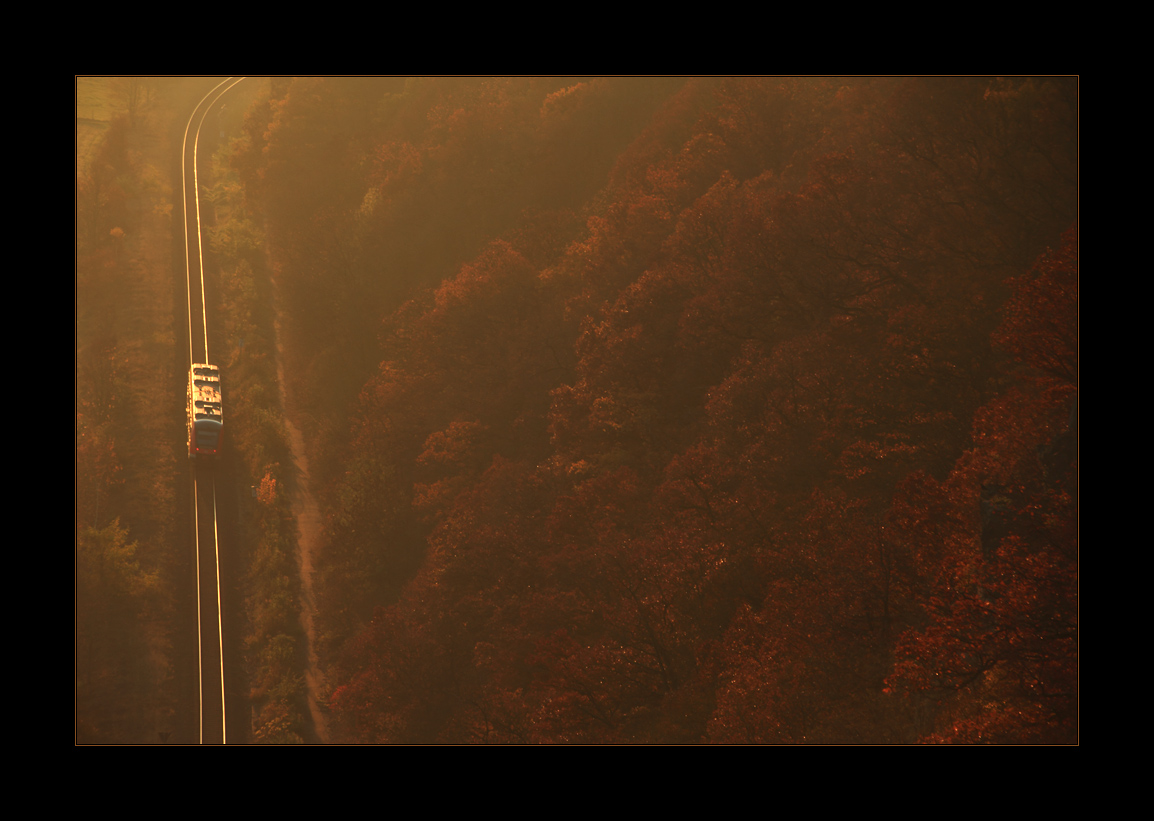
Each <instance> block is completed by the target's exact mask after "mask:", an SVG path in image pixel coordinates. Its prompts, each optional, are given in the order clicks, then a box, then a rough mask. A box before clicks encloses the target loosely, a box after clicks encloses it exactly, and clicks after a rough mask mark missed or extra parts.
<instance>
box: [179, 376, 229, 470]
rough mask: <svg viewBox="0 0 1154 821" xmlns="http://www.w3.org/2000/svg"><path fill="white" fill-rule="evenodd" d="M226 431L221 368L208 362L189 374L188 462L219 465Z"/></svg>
mask: <svg viewBox="0 0 1154 821" xmlns="http://www.w3.org/2000/svg"><path fill="white" fill-rule="evenodd" d="M223 430H224V408H223V406H222V404H221V397H220V368H218V367H217V366H216V365H209V364H208V363H206V362H198V363H195V364H194V365H193V366H192V367H191V368H190V369H189V371H188V458H189V459H191V460H193V461H198V460H199V461H202V462H214V461H216V458H217V455H218V454H219V452H220V444H221V433H222V432H223Z"/></svg>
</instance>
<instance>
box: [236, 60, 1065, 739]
mask: <svg viewBox="0 0 1154 821" xmlns="http://www.w3.org/2000/svg"><path fill="white" fill-rule="evenodd" d="M267 88H268V91H267V93H266V94H262V95H260V96H259V98H258V99H257V101H256V102H255V103H254V104H253V105H252V106H251V107H250V108H249V109H248V110H247V112H246V113H245V115H244V126H243V133H242V134H241V136H239V137H237V138H235V139H233V140H232V141H231V144H230V145H229V146H228V147H227V150H226V161H227V163H228V165H229V167H230V169H231V173H233V174H234V175H235V178H236V181H237V182H236V185H237V191H238V192H239V193H238V195H237V196H238V198H239V199H242V200H243V204H244V208H246V209H247V210H248V212H249V213H251V214H252V215H253V217H252V219H253V221H254V222H256V223H259V224H260V225H261V226H263V231H264V232H265V238H266V239H265V242H266V250H267V258H268V261H269V268H270V270H271V272H272V278H273V282H274V284H275V288H276V293H277V295H278V296H277V298H278V300H279V303H278V306H279V310H280V312H281V323H282V341H283V344H284V349H285V351H284V356H285V359H286V368H285V372H286V375H287V378H288V383H289V384H288V385H287V387H288V389H289V394H290V395H291V396H292V397H294V405H295V411H294V412H295V413H298V414H299V415H300V418H301V419H302V424H303V427H304V428H305V433H306V439H307V441H308V446H309V449H310V459H311V462H312V463H313V465H314V472H315V477H314V482H315V483H316V485H317V487H318V489H319V495H320V506H321V511H322V521H323V535H322V543H321V552H320V555H319V556H318V558H317V568H316V576H315V579H314V584H315V586H316V590H317V613H316V618H317V623H318V624H319V625H320V628H321V635H320V637H319V641H318V645H319V646H318V648H317V649H318V652H319V654H320V658H321V661H322V664H323V666H324V667H325V670H326V674H327V676H328V688H329V689H328V692H327V706H328V709H329V711H330V714H331V717H332V721H333V727H334V732H335V737H336V740H338V741H343V742H349V743H583V744H590V743H725V744H735V743H779V744H802V743H807V744H885V743H998V744H1004V743H1019V744H1073V743H1077V742H1078V738H1079V734H1078V678H1079V664H1078V659H1079V653H1078V638H1079V634H1078V437H1077V433H1078V413H1077V408H1078V384H1079V378H1078V282H1079V276H1078V270H1079V269H1078V236H1079V234H1078V221H1077V220H1078V102H1079V97H1078V80H1077V78H1069V77H1043V78H1039V77H1033V78H1027V77H1008V78H989V77H956V78H955V77H936V78H903V77H889V78H830V77H821V78H672V77H661V78H582V77H570V78H562V77H548V78H533V77H519V78H425V79H400V78H360V77H348V78H292V79H290V78H274V79H273V80H272V81H271V82H269V83H268V86H267ZM258 468H259V466H258ZM258 472H259V470H258Z"/></svg>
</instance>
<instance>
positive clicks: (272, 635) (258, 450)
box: [209, 148, 309, 743]
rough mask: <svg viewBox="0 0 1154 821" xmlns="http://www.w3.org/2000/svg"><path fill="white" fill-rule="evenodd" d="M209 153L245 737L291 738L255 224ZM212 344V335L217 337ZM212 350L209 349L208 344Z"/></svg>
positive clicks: (273, 439) (220, 157)
mask: <svg viewBox="0 0 1154 821" xmlns="http://www.w3.org/2000/svg"><path fill="white" fill-rule="evenodd" d="M228 156H229V152H228V149H227V148H226V149H223V150H222V151H221V152H219V153H218V154H217V156H216V158H215V159H216V171H215V175H214V179H215V180H216V183H215V185H214V187H213V189H212V191H211V192H210V194H209V197H210V199H211V201H212V204H213V206H214V208H215V212H216V225H215V227H214V228H213V229H212V230H211V231H210V234H209V242H210V248H211V250H212V254H213V256H214V258H215V259H216V260H217V261H218V263H219V265H220V271H221V291H222V300H221V301H222V304H223V306H224V317H223V320H224V330H225V338H224V351H225V353H224V358H223V361H222V362H221V365H222V367H223V369H224V371H225V373H226V374H227V380H228V381H227V387H226V390H227V397H226V401H227V402H228V408H229V410H228V413H229V419H228V427H229V437H230V441H231V446H232V449H233V451H234V453H235V454H236V456H237V464H236V470H237V481H238V482H239V483H240V486H242V487H244V486H245V484H247V485H248V486H250V487H252V488H253V491H254V492H253V493H252V494H251V496H247V497H245V499H244V502H243V503H242V511H241V514H242V515H241V519H242V521H243V523H244V525H243V527H242V533H241V538H242V540H243V542H244V544H245V545H246V548H245V555H246V557H248V559H247V560H248V567H247V572H246V575H245V580H244V584H245V605H246V608H245V609H246V611H247V616H248V626H247V632H246V637H245V662H246V666H247V668H248V678H249V682H250V685H251V692H250V697H251V699H252V704H253V715H254V718H253V737H254V739H255V740H256V741H258V742H263V743H300V742H302V741H304V740H305V738H306V736H307V734H308V732H309V729H308V727H309V721H308V706H307V701H306V690H305V682H304V677H303V675H302V673H301V671H302V669H303V667H304V659H303V652H302V648H303V646H304V643H303V641H302V631H301V626H300V576H299V568H298V563H297V557H296V528H295V523H294V520H293V517H292V511H291V507H290V496H289V493H288V491H289V489H290V487H291V482H292V464H293V462H292V455H291V452H290V448H289V442H288V436H287V434H286V431H285V426H284V422H283V417H282V410H281V404H280V398H279V391H278V386H277V371H276V349H275V333H274V324H273V323H274V317H273V312H272V295H271V291H270V288H271V284H270V280H269V276H268V272H267V271H266V268H265V262H264V249H263V240H262V236H261V232H260V230H259V228H258V227H257V225H256V223H255V221H254V219H253V217H252V215H251V214H249V213H248V212H247V211H246V210H245V207H244V204H243V190H242V188H241V186H240V184H239V182H238V181H237V180H236V178H235V176H234V174H233V172H232V171H231V170H230V169H229V167H228ZM217 344H218V346H219V343H217ZM218 349H219V347H218Z"/></svg>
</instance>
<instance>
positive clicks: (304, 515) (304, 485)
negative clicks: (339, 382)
mask: <svg viewBox="0 0 1154 821" xmlns="http://www.w3.org/2000/svg"><path fill="white" fill-rule="evenodd" d="M276 335H277V381H278V382H279V384H280V399H281V407H282V408H284V415H285V428H286V429H287V431H288V435H289V446H290V447H291V449H292V454H293V463H294V465H295V466H296V480H297V491H296V494H295V497H294V498H293V502H292V507H293V516H294V518H295V519H296V523H297V561H298V564H299V566H300V575H301V614H300V618H301V628H302V629H303V630H304V633H305V641H306V643H307V650H308V667H307V669H306V670H305V686H306V687H307V688H308V702H309V713H310V715H311V716H312V720H313V727H314V729H315V731H316V734H317V740H318V741H320V743H322V744H328V743H329V732H328V717H327V715H326V714H325V711H324V710H323V709H322V708H321V705H320V698H319V696H320V694H321V693H322V692H323V691H324V674H323V673H322V672H321V669H320V665H319V664H318V663H317V653H316V645H317V642H316V630H315V627H314V625H313V613H315V612H316V599H315V597H314V596H313V555H314V553H315V551H316V549H317V540H318V538H319V536H320V529H321V520H320V509H319V508H318V507H317V502H316V499H315V498H314V497H313V494H312V490H311V478H310V474H309V460H308V456H307V455H306V453H305V443H304V436H302V435H301V431H300V428H299V427H297V425H296V424H294V423H293V421H292V415H293V413H294V412H295V411H296V409H295V408H293V407H291V406H290V405H289V403H288V397H287V392H286V391H285V373H284V351H283V350H282V349H281V344H280V335H281V330H280V323H279V322H278V323H276Z"/></svg>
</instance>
